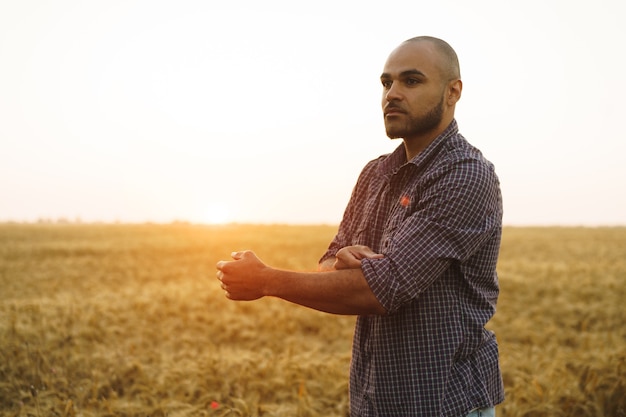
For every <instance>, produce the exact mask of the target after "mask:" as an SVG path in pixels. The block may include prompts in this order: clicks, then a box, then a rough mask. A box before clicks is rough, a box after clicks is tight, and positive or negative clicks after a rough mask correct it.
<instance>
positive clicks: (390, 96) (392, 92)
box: [384, 82, 401, 102]
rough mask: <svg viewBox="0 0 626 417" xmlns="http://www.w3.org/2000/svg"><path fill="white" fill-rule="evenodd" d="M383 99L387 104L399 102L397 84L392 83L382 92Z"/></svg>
mask: <svg viewBox="0 0 626 417" xmlns="http://www.w3.org/2000/svg"><path fill="white" fill-rule="evenodd" d="M384 98H385V100H386V101H387V102H389V101H394V100H399V99H400V98H401V95H400V89H399V86H398V83H396V82H392V83H391V85H390V86H389V88H387V89H386V90H385V92H384Z"/></svg>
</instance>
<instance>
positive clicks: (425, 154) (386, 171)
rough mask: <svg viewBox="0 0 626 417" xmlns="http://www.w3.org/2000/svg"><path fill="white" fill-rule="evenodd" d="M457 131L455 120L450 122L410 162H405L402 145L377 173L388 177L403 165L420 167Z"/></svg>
mask: <svg viewBox="0 0 626 417" xmlns="http://www.w3.org/2000/svg"><path fill="white" fill-rule="evenodd" d="M458 131H459V127H458V125H457V122H456V120H455V119H453V120H452V122H450V124H449V125H448V127H447V128H446V130H444V131H443V132H442V133H441V134H440V135H439V136H437V137H436V138H435V140H433V141H432V142H431V143H430V144H429V145H428V146H427V147H426V149H424V150H423V151H422V152H420V153H419V154H417V155H416V156H415V157H413V159H411V160H410V161H407V160H406V149H405V148H404V143H402V144H401V145H400V146H398V147H397V148H396V149H395V150H394V151H393V152H392V153H390V154H389V155H387V156H386V157H385V158H384V159H383V160H382V161H381V163H380V165H379V167H378V169H379V172H380V173H381V174H383V175H390V174H393V173H395V172H397V171H398V170H399V169H400V168H401V167H402V166H404V165H405V164H407V163H409V164H413V165H415V166H418V167H419V166H420V165H422V164H423V163H424V162H425V161H428V160H430V158H431V157H432V156H433V155H435V154H436V153H437V152H438V151H439V149H440V148H441V145H442V144H443V143H444V142H446V140H447V139H448V138H449V137H451V136H453V135H455V134H457V133H458Z"/></svg>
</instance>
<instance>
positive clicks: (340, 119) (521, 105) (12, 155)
mask: <svg viewBox="0 0 626 417" xmlns="http://www.w3.org/2000/svg"><path fill="white" fill-rule="evenodd" d="M625 17H626V2H623V1H622V0H595V1H593V2H592V1H578V0H528V1H501V0H476V1H472V2H469V1H465V0H442V1H436V2H434V1H433V2H418V1H404V0H399V1H394V2H363V1H353V0H348V1H341V0H334V1H327V0H316V1H315V2H309V1H307V2H295V1H272V0H267V1H263V2H258V1H255V0H240V1H237V0H234V1H228V2H218V1H212V0H176V1H174V0H171V1H163V0H106V1H105V0H101V1H100V0H99V1H95V0H75V1H72V0H55V1H54V2H52V1H48V0H20V1H10V0H0V221H18V222H31V221H37V220H40V219H52V220H55V219H67V220H71V221H75V220H80V221H83V222H171V221H189V222H193V223H219V222H240V223H287V224H292V223H293V224H320V223H327V224H336V223H338V222H339V221H340V219H341V216H342V214H343V210H344V208H345V205H346V203H347V201H348V199H349V196H350V193H351V190H352V187H353V186H354V183H355V181H356V178H357V176H358V174H359V172H360V170H361V168H362V167H363V166H364V165H365V164H366V163H367V162H368V161H369V160H371V159H374V158H376V157H378V156H379V155H381V154H385V153H389V152H391V151H392V150H393V149H395V148H396V147H397V146H399V145H400V144H401V142H400V141H398V140H390V139H388V138H387V136H386V135H385V131H384V125H383V118H382V111H381V105H380V103H381V94H382V89H381V85H380V81H379V76H380V73H381V72H382V68H383V65H384V63H385V60H386V59H387V56H388V55H389V53H390V52H391V51H392V50H393V49H394V48H395V47H396V46H398V44H400V43H401V42H402V41H404V40H406V39H408V38H411V37H413V36H417V35H431V36H436V37H440V38H442V39H444V40H446V41H448V42H449V43H450V44H451V45H452V46H453V47H454V49H455V50H456V52H457V54H458V56H459V60H460V63H461V74H462V79H463V83H464V84H463V96H462V98H461V100H460V102H459V103H458V104H457V107H456V119H457V121H458V123H459V128H460V131H461V133H462V134H463V135H464V136H465V137H466V138H467V139H468V140H469V142H470V143H472V144H473V145H475V146H476V147H478V148H479V149H481V151H482V152H483V154H484V155H485V156H486V157H487V158H488V159H489V160H490V161H492V162H493V163H494V165H495V167H496V171H497V173H498V175H499V178H500V182H501V187H502V192H503V198H504V224H505V225H513V226H528V225H563V226H569V225H575V226H578V225H583V226H602V225H626V159H625V155H626V134H625V133H624V128H623V127H622V124H621V122H620V120H621V117H624V114H625V112H624V111H625V110H626V106H625V105H624V101H623V100H624V97H625V96H626V75H625V74H626V54H625V53H624V41H625V40H626V25H624V24H623V20H624V18H625Z"/></svg>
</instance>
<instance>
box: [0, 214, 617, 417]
mask: <svg viewBox="0 0 626 417" xmlns="http://www.w3.org/2000/svg"><path fill="white" fill-rule="evenodd" d="M334 230H335V229H334V228H333V227H327V226H319V227H312V226H308V227H305V226H302V227H300V226H237V225H233V226H224V227H201V226H191V225H185V224H174V225H14V224H5V225H0V416H29V415H30V416H85V417H87V416H303V417H304V416H347V409H348V407H347V402H348V398H347V389H348V387H347V381H348V367H349V361H350V343H351V337H352V330H353V325H354V319H353V318H351V317H341V316H331V315H326V314H323V313H318V312H314V311H310V310H307V309H304V308H301V307H298V306H294V305H290V304H287V303H284V302H282V301H280V300H274V299H264V300H261V301H256V302H253V303H233V302H229V301H227V300H226V299H224V297H223V295H222V293H221V291H220V290H219V286H218V285H217V282H216V281H215V279H214V277H215V267H214V266H215V263H216V262H217V261H218V260H220V259H228V257H229V253H230V251H231V250H234V249H246V248H253V249H255V251H256V252H257V253H258V254H259V256H260V257H261V258H262V259H263V260H265V261H267V262H269V263H271V264H275V265H278V266H281V267H284V268H293V269H311V270H312V269H314V268H315V266H316V265H315V264H316V261H317V259H318V257H319V256H320V255H321V253H323V251H324V250H325V248H326V245H327V244H328V242H329V240H330V239H331V238H332V235H333V233H334ZM500 279H501V287H502V295H501V298H500V303H499V310H498V313H497V314H496V317H495V318H494V320H493V321H492V323H491V326H490V327H491V328H492V329H494V330H495V331H496V332H497V334H498V338H499V341H500V345H501V356H502V367H503V371H504V379H505V385H506V390H507V399H506V401H505V403H504V404H503V405H501V406H500V407H498V415H499V416H509V417H518V416H613V417H619V416H626V388H625V385H626V381H625V379H626V378H625V376H626V363H625V361H626V324H625V323H626V308H624V306H623V305H622V304H623V303H624V300H626V281H625V280H626V229H625V228H599V229H585V228H537V229H532V228H508V229H506V230H505V234H504V242H503V247H502V256H501V262H500Z"/></svg>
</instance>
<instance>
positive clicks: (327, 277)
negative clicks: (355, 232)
mask: <svg viewBox="0 0 626 417" xmlns="http://www.w3.org/2000/svg"><path fill="white" fill-rule="evenodd" d="M338 255H339V254H338ZM233 259H234V261H221V262H218V264H217V269H218V273H217V276H218V279H219V280H220V281H221V285H222V288H223V289H224V291H225V292H226V296H227V297H228V298H230V299H232V300H256V299H258V298H261V297H264V296H271V297H278V298H282V299H283V300H286V301H289V302H292V303H295V304H299V305H302V306H305V307H309V308H313V309H315V310H319V311H324V312H327V313H333V314H349V315H373V314H385V313H386V311H385V308H384V307H383V306H382V305H381V304H380V303H379V302H378V299H377V298H376V296H375V295H374V293H373V292H372V290H371V289H370V287H369V285H368V283H367V281H366V279H365V277H364V275H363V272H362V271H361V269H360V268H348V269H338V270H327V271H322V272H296V271H287V270H282V269H277V268H272V267H270V266H267V265H265V264H264V263H263V262H262V261H261V260H260V259H259V258H258V257H257V256H256V255H255V254H254V253H253V252H251V251H245V252H235V253H233Z"/></svg>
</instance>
